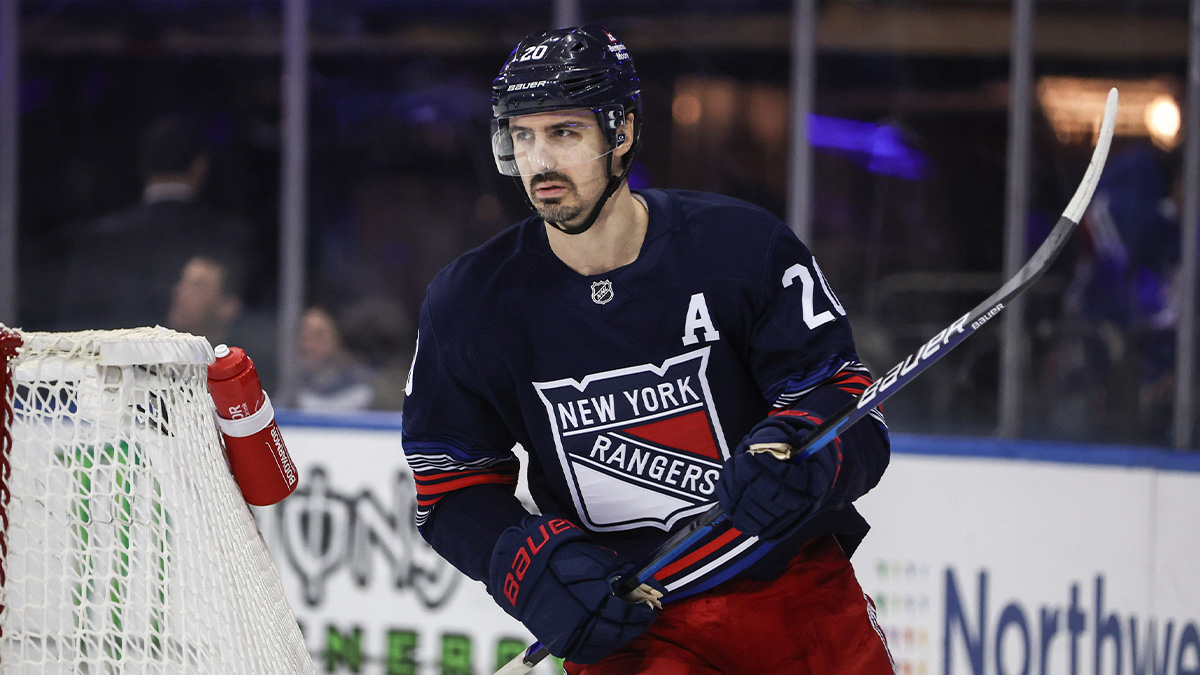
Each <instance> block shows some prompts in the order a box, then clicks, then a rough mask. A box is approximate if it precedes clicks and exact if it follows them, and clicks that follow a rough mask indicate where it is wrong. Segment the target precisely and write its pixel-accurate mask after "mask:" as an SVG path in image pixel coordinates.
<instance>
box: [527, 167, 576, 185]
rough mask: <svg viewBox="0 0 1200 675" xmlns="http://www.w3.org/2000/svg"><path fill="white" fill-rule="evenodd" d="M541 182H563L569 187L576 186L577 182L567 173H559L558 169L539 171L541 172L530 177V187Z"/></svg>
mask: <svg viewBox="0 0 1200 675" xmlns="http://www.w3.org/2000/svg"><path fill="white" fill-rule="evenodd" d="M540 183H563V184H564V185H566V186H567V187H575V183H574V182H573V181H572V180H571V179H570V178H568V177H567V175H566V174H563V173H559V172H557V171H547V172H546V173H539V174H537V175H535V176H534V177H533V178H531V179H529V187H530V188H535V187H537V186H538V185H539V184H540Z"/></svg>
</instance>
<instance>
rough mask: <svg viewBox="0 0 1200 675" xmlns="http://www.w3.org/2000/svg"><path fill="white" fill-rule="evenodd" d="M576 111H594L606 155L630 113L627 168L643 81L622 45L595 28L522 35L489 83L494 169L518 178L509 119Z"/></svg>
mask: <svg viewBox="0 0 1200 675" xmlns="http://www.w3.org/2000/svg"><path fill="white" fill-rule="evenodd" d="M577 108H585V109H590V110H592V111H593V112H594V113H595V115H596V120H597V123H598V124H599V125H600V127H601V130H602V131H603V133H604V137H605V139H606V140H607V142H608V146H609V151H608V152H609V153H611V152H612V148H615V147H616V146H617V145H620V144H621V143H623V142H624V141H625V138H624V136H623V135H622V134H623V133H625V131H624V127H623V123H624V121H625V117H626V115H627V114H629V113H631V112H632V113H634V123H633V130H632V133H633V143H634V147H633V148H631V149H630V152H628V153H627V154H626V155H625V168H628V166H629V165H630V163H631V162H632V159H633V151H634V150H636V148H637V141H638V136H639V135H640V131H641V122H642V114H641V112H642V111H641V82H640V80H639V79H638V76H637V71H636V70H635V69H634V66H633V59H632V57H630V55H629V52H628V51H626V49H625V45H624V44H623V43H622V42H621V41H620V40H618V39H617V38H616V37H614V36H613V34H612V33H610V32H608V31H607V30H605V29H604V28H602V27H600V26H594V25H593V26H583V27H578V28H560V29H556V30H550V31H545V32H542V33H535V34H533V35H530V36H528V37H526V38H525V39H524V40H522V41H521V42H520V43H519V44H518V45H517V46H516V48H515V49H514V50H513V51H512V54H510V55H509V57H508V60H507V61H505V63H504V67H503V68H501V70H500V74H499V75H498V76H497V77H496V79H495V80H494V81H493V82H492V112H493V114H494V117H495V120H494V122H493V134H492V149H493V151H494V153H495V157H496V167H497V168H498V169H499V170H500V172H501V173H503V174H505V175H509V176H518V175H520V169H518V167H517V165H516V164H517V163H516V155H515V152H514V149H513V145H512V138H511V136H510V135H509V134H508V120H509V119H510V118H512V117H515V116H518V115H531V114H536V113H542V112H553V111H558V110H572V109H577ZM622 178H623V176H622Z"/></svg>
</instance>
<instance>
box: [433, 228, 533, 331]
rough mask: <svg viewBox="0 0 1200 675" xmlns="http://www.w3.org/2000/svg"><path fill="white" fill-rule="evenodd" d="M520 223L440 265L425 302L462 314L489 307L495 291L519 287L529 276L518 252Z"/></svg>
mask: <svg viewBox="0 0 1200 675" xmlns="http://www.w3.org/2000/svg"><path fill="white" fill-rule="evenodd" d="M522 224H523V223H517V224H516V225H513V226H511V227H508V228H506V229H505V230H503V231H502V232H500V233H499V234H497V235H496V236H494V237H492V238H491V239H489V240H488V241H486V242H484V243H483V244H481V245H479V246H477V247H476V248H473V249H471V250H470V251H467V252H466V253H464V254H462V255H461V256H459V257H458V258H457V259H456V260H454V262H452V263H450V264H449V265H447V266H446V267H444V268H442V270H441V271H440V272H438V273H437V275H436V276H435V277H434V278H433V281H432V282H430V284H429V289H428V292H427V302H429V303H432V304H433V305H435V306H436V307H438V308H449V309H451V311H453V313H455V314H457V315H459V316H462V315H464V314H467V313H472V312H476V313H477V312H480V311H484V310H486V308H487V307H489V306H492V305H493V304H494V302H495V299H496V293H497V292H505V291H507V290H509V289H515V288H519V287H521V286H522V284H523V283H524V281H525V280H527V279H528V277H529V267H528V264H527V263H526V261H525V260H523V259H522V255H521V252H522V247H521V237H522V227H521V226H522Z"/></svg>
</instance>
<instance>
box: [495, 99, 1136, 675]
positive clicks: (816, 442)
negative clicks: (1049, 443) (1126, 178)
mask: <svg viewBox="0 0 1200 675" xmlns="http://www.w3.org/2000/svg"><path fill="white" fill-rule="evenodd" d="M1116 118H1117V90H1116V89H1115V88H1114V89H1111V90H1110V91H1109V92H1108V101H1107V102H1106V103H1105V106H1104V118H1103V121H1102V122H1101V125H1100V133H1099V135H1098V137H1097V139H1096V148H1095V150H1093V151H1092V159H1091V162H1090V163H1089V164H1088V168H1087V171H1086V172H1085V173H1084V175H1083V181H1082V182H1081V183H1080V184H1079V187H1078V188H1077V189H1076V190H1075V195H1074V197H1072V198H1071V202H1070V203H1069V204H1068V205H1067V208H1066V210H1065V211H1063V214H1062V217H1060V218H1059V219H1058V223H1057V224H1055V226H1054V229H1053V230H1051V231H1050V234H1049V235H1047V237H1046V240H1045V241H1044V242H1042V245H1041V246H1039V247H1038V250H1037V251H1035V252H1034V254H1033V256H1032V257H1031V258H1030V259H1029V261H1028V262H1026V263H1025V265H1024V266H1023V267H1022V268H1021V269H1020V270H1018V271H1017V274H1016V275H1015V276H1013V278H1011V279H1009V280H1008V282H1007V283H1005V284H1004V285H1003V286H1001V287H1000V290H998V291H996V292H995V293H993V294H992V295H991V297H989V298H988V299H986V300H984V301H983V302H981V303H979V304H978V305H976V306H975V308H974V309H972V310H971V311H970V312H967V313H966V314H964V315H962V316H961V317H959V318H958V320H957V321H955V322H954V323H952V324H950V325H949V326H947V327H946V328H945V330H942V331H940V332H939V333H938V334H937V335H934V336H933V338H932V339H930V340H929V341H928V342H926V343H925V344H924V345H923V346H922V347H921V348H920V349H918V350H917V351H915V352H913V353H912V354H910V355H909V356H908V358H906V359H904V360H903V361H901V362H900V363H898V364H896V365H895V366H893V367H892V369H891V370H889V371H888V372H887V374H886V375H884V376H883V377H881V378H880V379H878V380H876V381H875V382H874V383H872V384H871V386H869V387H867V389H866V391H864V392H863V394H862V396H861V397H859V398H858V399H856V400H854V401H851V402H850V403H848V404H846V406H845V407H844V408H842V410H840V411H839V412H838V413H837V414H836V415H834V416H832V417H830V418H829V419H827V420H825V422H824V423H823V424H821V425H820V426H818V427H817V428H816V429H814V430H813V433H812V435H810V436H809V437H808V438H806V439H805V441H804V443H803V444H801V445H800V447H798V448H791V447H788V446H786V445H782V444H767V445H764V446H762V447H758V446H755V447H752V448H751V452H770V453H772V454H774V455H776V456H778V457H780V458H781V459H788V458H790V457H800V458H808V457H810V456H812V455H813V453H815V452H817V451H818V450H820V449H821V448H822V447H824V446H825V445H826V444H827V443H829V442H830V441H832V440H833V439H834V438H837V437H838V436H839V435H840V434H841V433H842V432H843V431H845V430H846V428H847V427H849V426H850V425H851V424H854V423H855V422H857V421H859V420H860V419H862V418H863V417H866V415H867V414H868V413H869V412H870V411H871V410H872V409H873V408H874V407H875V406H877V405H879V404H881V403H883V402H884V401H885V400H886V399H887V398H889V397H891V395H892V394H895V393H896V392H897V391H899V390H900V389H902V388H903V387H904V386H905V385H906V384H908V383H909V382H911V381H913V379H915V378H916V377H917V376H918V375H920V374H921V373H923V372H924V371H925V369H926V368H928V367H929V366H931V365H933V364H934V363H935V362H936V361H938V360H939V359H941V358H942V357H943V356H945V355H946V353H947V352H949V351H950V350H951V349H953V348H954V347H956V346H957V345H958V344H959V343H960V342H962V341H963V340H965V339H967V338H968V337H970V336H971V335H972V334H974V333H975V331H977V330H979V328H980V327H981V326H983V325H984V324H985V323H987V322H988V321H990V320H991V319H993V318H994V317H995V316H996V315H997V314H999V313H1000V312H1001V311H1002V310H1003V309H1004V306H1005V303H1009V302H1012V300H1013V298H1015V297H1017V296H1018V295H1020V294H1021V293H1022V292H1024V291H1025V289H1027V288H1029V287H1030V286H1031V285H1033V283H1034V282H1035V281H1037V280H1038V279H1039V278H1040V277H1041V276H1042V275H1043V274H1045V272H1046V270H1047V269H1049V267H1050V264H1051V263H1052V262H1054V259H1055V258H1056V257H1058V254H1059V253H1060V252H1061V251H1062V249H1063V247H1064V246H1066V244H1067V241H1068V240H1069V239H1070V237H1071V233H1072V232H1074V231H1075V228H1076V227H1077V226H1078V225H1079V221H1080V219H1081V218H1082V217H1083V212H1084V210H1085V209H1086V208H1087V205H1088V202H1090V201H1091V199H1092V193H1093V192H1095V190H1096V183H1097V181H1099V180H1100V173H1101V171H1103V169H1104V161H1105V160H1106V159H1107V158H1108V148H1109V146H1110V145H1111V144H1112V136H1113V128H1114V126H1115V124H1116ZM725 520H726V515H725V512H724V511H723V510H722V509H721V506H720V505H719V504H714V505H713V506H712V507H710V508H709V509H708V510H707V511H705V512H704V513H701V514H700V515H699V516H697V517H696V518H695V519H694V520H692V521H691V522H690V523H688V524H687V526H685V527H684V528H683V529H682V530H680V531H679V532H677V533H675V535H673V536H672V537H671V538H670V539H668V540H666V541H665V542H663V544H662V545H661V546H659V547H658V548H657V549H656V550H655V552H654V553H653V554H652V555H651V557H650V559H649V562H647V563H646V564H645V565H644V566H643V567H642V568H641V569H640V570H639V571H638V572H637V573H636V574H630V575H628V576H627V577H623V578H620V579H617V580H616V581H615V582H614V584H613V589H614V590H613V593H614V594H615V595H617V596H618V597H621V598H625V599H627V600H630V601H631V602H639V601H643V600H645V599H646V598H645V596H644V595H643V594H642V592H641V591H640V590H639V589H640V587H641V586H642V584H643V583H644V582H646V581H648V580H649V579H650V578H652V577H653V576H654V574H655V573H656V572H658V571H659V570H660V569H662V568H663V567H665V566H666V565H668V564H669V563H671V562H672V561H673V560H675V559H676V558H678V557H679V556H680V555H682V554H683V553H684V552H686V551H687V550H688V549H689V548H690V547H691V546H692V545H693V544H694V543H696V542H697V541H699V540H700V539H702V538H703V537H704V536H706V535H707V534H708V533H710V532H711V531H712V530H713V529H714V528H716V527H718V526H720V525H721V524H722V523H723V522H725ZM549 653H550V652H549V650H548V649H546V648H545V647H543V646H542V644H541V643H540V642H535V643H533V644H532V645H530V646H529V648H528V649H526V650H525V651H524V652H523V653H521V654H519V655H517V656H516V657H515V658H513V660H512V661H510V662H509V663H508V664H506V665H505V666H504V667H503V668H501V669H500V670H498V671H496V675H519V674H522V673H528V672H529V671H530V670H531V669H532V668H533V667H534V666H535V665H537V664H538V663H539V662H540V661H541V660H542V659H544V658H546V656H547V655H548V654H549Z"/></svg>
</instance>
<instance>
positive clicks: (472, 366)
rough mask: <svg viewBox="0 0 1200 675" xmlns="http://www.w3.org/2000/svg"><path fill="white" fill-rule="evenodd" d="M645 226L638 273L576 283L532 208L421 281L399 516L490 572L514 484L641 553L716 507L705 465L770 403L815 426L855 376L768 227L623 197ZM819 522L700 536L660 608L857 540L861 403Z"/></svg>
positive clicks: (622, 271) (835, 321)
mask: <svg viewBox="0 0 1200 675" xmlns="http://www.w3.org/2000/svg"><path fill="white" fill-rule="evenodd" d="M639 194H640V195H641V196H642V197H643V198H644V199H645V201H646V202H647V205H648V207H649V213H650V219H649V226H648V230H647V232H646V237H645V240H644V242H643V245H642V249H641V252H640V254H639V256H638V258H637V260H636V261H634V262H633V263H631V264H629V265H626V266H624V267H621V268H618V269H615V270H612V271H611V272H608V273H605V274H599V275H594V276H587V277H585V276H583V275H580V274H578V273H576V272H575V271H573V270H571V269H570V268H569V267H567V266H566V265H565V264H564V263H563V262H562V261H560V260H559V259H558V258H557V257H556V256H555V255H554V253H553V252H552V251H551V249H550V245H549V243H548V241H547V239H546V233H545V229H544V227H545V226H544V224H543V222H542V220H541V219H540V218H538V217H531V218H529V219H527V220H525V221H523V222H521V223H519V224H517V225H515V226H513V227H512V228H509V229H508V230H505V231H504V232H502V233H501V234H499V235H497V236H496V237H495V238H493V239H492V240H491V241H489V242H488V243H486V244H484V245H483V246H481V247H479V248H477V249H475V250H473V251H471V252H468V253H467V254H465V255H463V256H462V257H461V258H459V259H458V260H457V261H455V262H454V263H453V264H451V265H450V266H448V267H447V268H446V269H444V270H443V271H442V272H441V273H440V274H439V275H438V276H437V278H435V279H434V281H433V283H432V284H431V285H430V287H429V290H428V295H427V297H426V300H425V304H424V306H423V308H422V311H421V318H420V333H419V337H418V345H417V353H416V356H415V358H414V362H413V367H412V371H411V372H410V380H409V383H408V387H407V392H408V397H407V399H406V401H405V405H404V441H403V442H404V451H405V453H406V455H407V458H408V461H409V464H410V466H411V468H412V470H413V472H414V475H415V479H416V484H417V493H418V507H417V523H418V527H419V528H420V531H421V532H422V534H423V535H424V536H425V538H426V539H427V540H428V541H430V543H431V544H432V545H433V546H434V548H435V549H437V550H438V551H439V553H441V554H442V555H443V556H445V557H446V558H447V559H448V560H450V561H451V562H452V563H453V564H455V565H456V566H457V567H458V568H459V569H461V570H462V571H464V572H465V573H467V574H468V575H470V576H472V577H473V578H476V579H480V580H484V581H486V579H487V566H488V560H489V556H490V554H491V551H492V546H493V544H494V543H495V541H496V538H497V537H498V536H499V533H500V532H501V531H502V530H503V529H504V528H505V527H507V526H509V525H513V524H516V522H517V521H518V520H519V517H520V515H522V514H523V511H521V510H520V509H519V504H517V503H516V501H515V499H514V498H513V497H512V496H511V492H512V489H513V487H514V486H515V484H516V481H517V473H518V471H519V470H520V467H519V463H518V460H517V458H516V456H515V455H514V454H513V448H514V445H515V444H520V445H521V446H522V447H523V448H524V449H525V450H526V451H528V456H529V460H528V466H527V467H525V470H526V471H527V472H528V480H529V487H530V491H531V493H532V495H533V497H534V500H535V501H536V502H537V505H538V508H539V509H540V510H541V511H542V512H543V513H550V514H555V515H560V516H565V517H568V518H570V519H571V520H573V521H574V522H576V523H578V524H579V525H580V526H581V527H583V528H584V529H586V530H588V531H589V532H591V533H592V534H593V535H594V537H595V538H596V539H597V540H598V541H599V542H601V543H603V544H605V545H607V546H610V547H612V548H614V549H616V550H617V551H619V552H621V553H623V554H626V555H627V556H629V557H630V559H631V560H633V561H639V560H640V559H641V558H642V557H643V556H645V555H647V554H648V553H649V552H651V551H652V550H653V549H654V548H655V547H656V546H657V545H658V544H660V543H661V542H662V541H663V540H664V539H665V538H666V537H668V536H669V534H670V532H671V531H672V530H673V529H675V528H677V527H679V526H681V525H682V524H683V523H684V522H686V521H687V520H688V519H690V518H692V517H694V516H695V515H697V514H699V513H701V512H702V511H704V510H705V509H706V508H708V506H710V505H711V503H712V502H713V501H714V499H715V498H714V496H713V495H714V486H715V484H716V482H717V481H718V479H719V477H720V470H721V464H722V462H723V461H724V460H725V459H726V458H728V457H729V455H730V453H731V452H732V451H733V450H734V449H735V448H736V447H737V444H738V442H739V441H740V440H741V439H742V437H743V436H744V435H745V434H746V432H747V431H748V430H749V429H750V428H751V427H752V426H753V425H754V424H756V423H757V422H759V421H761V420H762V419H763V418H764V417H765V416H766V415H767V414H768V412H770V411H771V409H772V408H773V407H774V408H783V407H796V408H799V409H803V410H807V411H809V412H811V413H813V414H814V415H816V416H817V417H819V418H823V417H828V416H831V415H833V414H834V413H836V412H837V411H839V410H840V409H841V408H842V407H843V406H844V405H845V404H846V403H847V402H848V401H849V400H851V399H852V398H853V397H854V396H855V395H857V394H859V393H861V391H862V390H863V389H864V388H865V387H866V386H867V385H868V384H869V383H870V382H871V380H870V376H869V375H868V374H867V372H866V369H865V368H864V367H863V366H862V364H861V363H859V361H858V357H857V355H856V353H855V347H854V342H853V338H852V336H851V332H850V327H849V323H848V321H847V320H846V318H845V311H844V309H843V308H842V306H841V305H840V304H839V302H838V300H837V297H836V296H835V295H834V293H833V291H832V290H831V289H830V287H829V285H828V283H827V282H826V280H825V277H824V275H822V274H821V270H820V268H819V267H818V266H817V263H816V261H815V260H814V259H813V257H812V255H811V254H810V253H809V251H808V250H807V249H806V248H805V247H804V245H803V244H802V243H801V242H800V241H799V240H798V239H797V238H796V237H795V236H794V235H793V233H792V232H791V231H790V230H789V229H788V228H787V227H786V226H785V225H784V224H783V223H782V222H780V221H779V220H778V219H777V218H776V217H774V216H773V215H771V214H770V213H769V212H767V211H765V210H764V209H761V208H759V207H757V206H754V205H751V204H748V203H746V202H742V201H739V200H735V199H731V198H727V197H722V196H718V195H712V194H706V193H697V192H685V191H676V190H657V189H655V190H645V191H642V192H639ZM842 441H843V456H844V459H843V465H842V469H841V471H840V473H839V476H838V479H837V482H836V484H835V486H834V489H833V493H832V496H831V498H830V499H829V500H828V501H827V502H826V506H825V509H824V512H823V513H822V514H820V515H818V516H817V517H816V518H814V519H813V520H812V521H810V522H809V524H808V525H806V526H805V527H804V528H802V529H801V531H800V532H797V533H795V534H793V535H792V536H791V537H789V538H788V539H785V540H784V541H782V542H771V543H768V542H765V541H759V540H758V539H757V538H756V537H750V536H748V535H745V534H742V533H741V532H739V531H737V530H736V529H725V530H721V531H718V532H716V533H714V536H713V537H712V538H711V539H710V540H706V541H703V542H700V543H698V544H697V545H696V546H695V547H693V550H692V551H691V552H689V554H688V555H685V556H683V557H682V558H681V559H680V560H679V561H677V562H676V563H675V564H672V565H669V566H668V567H666V568H664V570H662V571H661V572H659V573H658V575H656V576H658V578H659V579H660V580H661V581H662V582H663V583H664V584H665V585H666V586H667V588H668V590H669V595H668V597H669V598H671V597H674V598H678V597H682V596H683V595H689V594H692V593H694V592H698V591H699V590H703V589H706V588H710V587H712V586H713V585H715V584H717V583H719V582H721V581H723V580H725V579H728V578H731V577H733V576H739V575H740V576H749V577H753V578H770V577H772V576H773V575H774V574H776V573H777V571H778V570H779V569H781V567H782V565H783V564H784V563H785V562H786V561H787V559H789V558H790V557H791V556H792V555H793V554H794V553H795V552H796V550H797V549H798V548H799V546H800V544H802V543H803V541H805V540H807V539H809V538H811V537H812V536H815V535H817V534H826V533H831V534H835V535H838V536H839V537H840V538H841V540H842V541H843V547H844V548H847V549H848V552H849V551H852V550H853V547H854V546H855V545H856V544H857V542H858V541H859V540H860V539H861V537H862V535H863V534H864V533H865V532H866V529H867V526H866V523H865V521H863V519H862V518H861V517H860V516H859V515H858V514H857V512H856V511H855V510H854V508H853V506H851V502H852V501H853V500H854V499H856V498H858V497H859V496H861V495H862V494H863V493H865V492H866V491H867V490H869V489H870V488H871V487H873V486H874V485H875V484H876V483H877V482H878V480H879V478H880V476H881V475H882V473H883V471H884V468H885V467H886V465H887V462H888V443H887V434H886V428H885V427H884V425H883V418H882V416H881V415H880V414H879V413H878V411H874V412H873V413H872V419H871V420H870V421H867V420H864V421H863V422H862V423H860V424H858V425H855V426H854V427H852V428H851V429H849V430H847V431H846V432H844V433H843V436H842Z"/></svg>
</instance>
